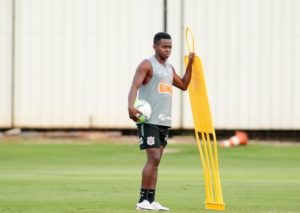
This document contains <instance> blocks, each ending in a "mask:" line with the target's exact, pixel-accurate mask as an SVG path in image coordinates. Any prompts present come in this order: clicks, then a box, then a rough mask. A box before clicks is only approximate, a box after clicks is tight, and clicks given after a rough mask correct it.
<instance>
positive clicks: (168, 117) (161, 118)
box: [158, 114, 172, 121]
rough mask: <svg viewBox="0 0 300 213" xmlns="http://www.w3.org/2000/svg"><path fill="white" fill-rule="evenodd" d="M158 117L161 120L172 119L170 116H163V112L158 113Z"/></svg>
mask: <svg viewBox="0 0 300 213" xmlns="http://www.w3.org/2000/svg"><path fill="white" fill-rule="evenodd" d="M158 119H159V120H161V121H165V120H169V121H171V120H172V118H171V117H170V116H165V115H164V114H159V115H158Z"/></svg>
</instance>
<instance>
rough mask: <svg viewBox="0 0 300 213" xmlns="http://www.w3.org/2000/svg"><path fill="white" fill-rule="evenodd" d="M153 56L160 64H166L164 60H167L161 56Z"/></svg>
mask: <svg viewBox="0 0 300 213" xmlns="http://www.w3.org/2000/svg"><path fill="white" fill-rule="evenodd" d="M154 56H155V58H156V59H157V60H158V62H159V63H160V64H162V65H166V61H167V59H162V58H160V57H159V56H158V55H156V54H155V55H154Z"/></svg>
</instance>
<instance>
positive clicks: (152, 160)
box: [148, 157, 160, 166]
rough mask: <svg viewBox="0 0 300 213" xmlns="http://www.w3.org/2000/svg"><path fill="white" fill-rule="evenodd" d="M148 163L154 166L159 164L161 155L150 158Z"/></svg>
mask: <svg viewBox="0 0 300 213" xmlns="http://www.w3.org/2000/svg"><path fill="white" fill-rule="evenodd" d="M148 163H150V164H152V165H153V166H158V165H159V163H160V157H153V158H149V159H148Z"/></svg>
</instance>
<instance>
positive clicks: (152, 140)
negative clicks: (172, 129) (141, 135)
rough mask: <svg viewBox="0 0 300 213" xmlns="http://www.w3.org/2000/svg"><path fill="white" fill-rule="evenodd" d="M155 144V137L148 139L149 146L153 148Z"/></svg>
mask: <svg viewBox="0 0 300 213" xmlns="http://www.w3.org/2000/svg"><path fill="white" fill-rule="evenodd" d="M154 143H155V138H154V137H153V136H149V137H147V144H148V145H149V146H152V145H153V144H154Z"/></svg>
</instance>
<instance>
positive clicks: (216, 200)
mask: <svg viewBox="0 0 300 213" xmlns="http://www.w3.org/2000/svg"><path fill="white" fill-rule="evenodd" d="M185 35H186V43H187V49H188V52H189V53H190V52H191V51H193V52H195V44H194V35H193V33H192V31H191V29H190V28H186V31H185ZM189 35H190V37H191V45H192V47H190V41H189V39H188V36H189ZM188 61H189V56H188V55H186V56H185V57H184V63H185V66H187V64H188ZM188 89H189V95H190V103H191V108H192V114H193V120H194V128H195V135H196V141H197V144H198V149H199V154H200V159H201V163H202V168H203V175H204V184H205V196H206V198H205V208H206V209H213V210H225V204H224V202H223V195H222V189H221V181H220V175H219V163H218V151H217V148H218V146H217V140H216V134H215V129H214V127H213V122H212V118H211V113H210V107H209V101H208V96H207V92H206V84H205V79H204V72H203V66H202V62H201V59H200V57H198V56H196V55H195V56H194V62H193V65H192V79H191V82H190V85H189V88H188ZM199 134H201V139H202V140H201V141H202V143H201V142H200V138H199ZM211 135H212V138H211ZM211 140H213V141H211Z"/></svg>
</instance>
